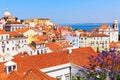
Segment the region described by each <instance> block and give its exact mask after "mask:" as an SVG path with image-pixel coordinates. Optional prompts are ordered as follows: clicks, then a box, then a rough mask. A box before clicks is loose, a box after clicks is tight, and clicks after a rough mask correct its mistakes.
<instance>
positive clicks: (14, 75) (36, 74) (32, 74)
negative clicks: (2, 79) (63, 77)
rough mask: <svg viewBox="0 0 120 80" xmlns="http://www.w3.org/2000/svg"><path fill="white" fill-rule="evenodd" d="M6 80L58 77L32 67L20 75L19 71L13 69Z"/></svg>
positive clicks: (51, 79) (39, 79) (47, 79)
mask: <svg viewBox="0 0 120 80" xmlns="http://www.w3.org/2000/svg"><path fill="white" fill-rule="evenodd" d="M6 80H57V79H55V78H52V77H50V76H48V75H47V74H45V73H43V72H41V71H39V70H37V69H35V68H31V69H29V70H28V71H27V72H26V73H24V74H23V75H20V74H19V73H18V72H17V71H13V72H11V73H10V74H9V76H8V77H7V79H6Z"/></svg>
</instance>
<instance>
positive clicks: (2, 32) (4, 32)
mask: <svg viewBox="0 0 120 80" xmlns="http://www.w3.org/2000/svg"><path fill="white" fill-rule="evenodd" d="M0 34H8V33H7V32H6V31H5V30H0Z"/></svg>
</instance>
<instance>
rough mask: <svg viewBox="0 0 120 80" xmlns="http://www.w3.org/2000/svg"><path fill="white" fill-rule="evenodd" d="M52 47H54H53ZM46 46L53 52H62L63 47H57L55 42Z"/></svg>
mask: <svg viewBox="0 0 120 80" xmlns="http://www.w3.org/2000/svg"><path fill="white" fill-rule="evenodd" d="M51 45H52V46H51ZM46 46H47V47H49V49H50V50H52V51H58V50H62V47H61V46H59V45H57V44H56V43H54V42H48V43H46Z"/></svg>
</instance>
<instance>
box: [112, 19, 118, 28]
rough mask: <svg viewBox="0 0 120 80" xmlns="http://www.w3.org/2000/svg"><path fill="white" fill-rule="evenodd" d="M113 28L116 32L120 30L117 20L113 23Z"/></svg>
mask: <svg viewBox="0 0 120 80" xmlns="http://www.w3.org/2000/svg"><path fill="white" fill-rule="evenodd" d="M112 28H113V29H114V30H118V22H117V20H114V21H113V24H112Z"/></svg>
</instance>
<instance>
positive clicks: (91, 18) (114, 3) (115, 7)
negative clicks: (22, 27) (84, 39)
mask: <svg viewBox="0 0 120 80" xmlns="http://www.w3.org/2000/svg"><path fill="white" fill-rule="evenodd" d="M119 4H120V0H0V17H2V16H3V14H4V11H5V9H6V8H8V9H9V11H10V12H11V14H12V15H15V16H17V17H18V18H19V19H29V18H41V17H42V18H50V19H51V20H52V21H53V22H54V23H57V24H69V23H71V24H73V23H103V22H104V23H107V22H112V21H113V20H115V19H117V20H118V21H120V5H119Z"/></svg>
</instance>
